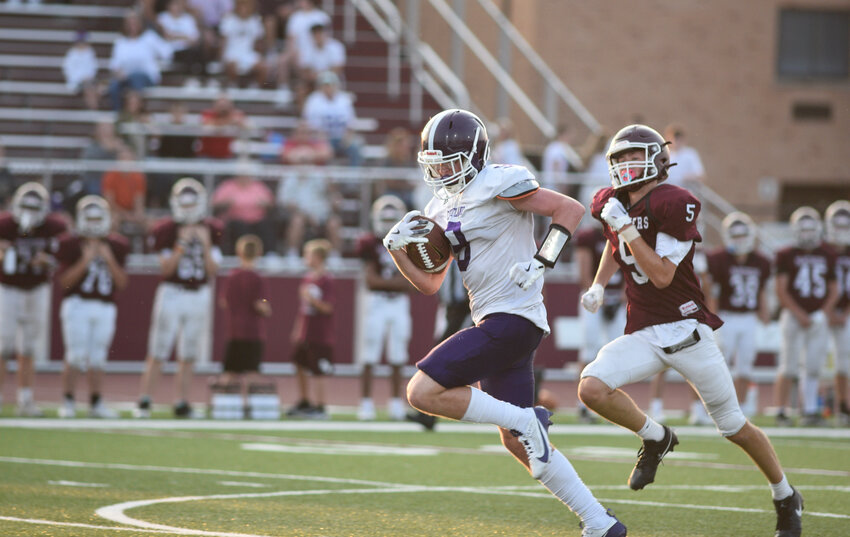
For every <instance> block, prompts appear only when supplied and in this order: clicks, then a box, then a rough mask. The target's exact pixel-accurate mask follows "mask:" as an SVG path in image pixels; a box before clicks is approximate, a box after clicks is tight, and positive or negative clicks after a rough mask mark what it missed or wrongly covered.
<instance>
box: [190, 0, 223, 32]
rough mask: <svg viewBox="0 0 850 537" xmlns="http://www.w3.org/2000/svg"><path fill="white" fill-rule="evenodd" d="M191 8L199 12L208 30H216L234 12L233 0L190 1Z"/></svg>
mask: <svg viewBox="0 0 850 537" xmlns="http://www.w3.org/2000/svg"><path fill="white" fill-rule="evenodd" d="M189 6H190V7H191V8H192V9H193V10H195V11H197V12H198V14H199V15H200V17H201V22H203V23H204V25H205V26H206V27H207V28H215V27H216V26H218V25H219V23H220V22H221V21H222V19H224V16H225V15H227V14H228V13H230V12H231V11H233V0H189Z"/></svg>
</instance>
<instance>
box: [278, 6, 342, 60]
mask: <svg viewBox="0 0 850 537" xmlns="http://www.w3.org/2000/svg"><path fill="white" fill-rule="evenodd" d="M317 24H321V25H322V26H326V27H330V25H331V17H330V15H328V14H327V13H325V12H324V11H322V10H321V9H313V10H310V11H301V10H298V11H296V12H295V13H293V14H292V15H290V16H289V20H287V21H286V37H287V38H289V37H291V38H292V39H294V41H295V48H297V49H298V54H299V56H300V55H301V54H307V51H308V50H309V49H311V48H313V36H312V35H310V28H312V27H313V26H315V25H317Z"/></svg>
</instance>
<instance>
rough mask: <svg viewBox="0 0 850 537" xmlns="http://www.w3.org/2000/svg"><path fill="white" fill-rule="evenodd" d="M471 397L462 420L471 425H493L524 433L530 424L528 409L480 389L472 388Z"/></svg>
mask: <svg viewBox="0 0 850 537" xmlns="http://www.w3.org/2000/svg"><path fill="white" fill-rule="evenodd" d="M470 390H471V392H472V393H471V395H470V398H469V406H468V407H466V413H464V415H463V417H462V418H461V419H460V420H461V421H468V422H471V423H492V424H493V425H497V426H499V427H502V428H503V429H510V430H515V431H523V429H524V428H525V424H526V423H527V422H528V412H526V410H527V409H525V408H520V407H518V406H515V405H512V404H510V403H506V402H505V401H500V400H498V399H496V398H495V397H493V396H491V395H489V394H486V393H484V392H482V391H481V390H479V389H478V388H470Z"/></svg>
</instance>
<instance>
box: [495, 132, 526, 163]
mask: <svg viewBox="0 0 850 537" xmlns="http://www.w3.org/2000/svg"><path fill="white" fill-rule="evenodd" d="M492 152H493V153H492V155H491V156H490V159H491V160H492V161H493V163H495V164H514V165H517V166H525V156H523V154H522V149H521V148H520V146H519V142H517V141H516V140H514V139H513V138H508V139H507V140H502V141H499V142H496V143H495V144H493V149H492Z"/></svg>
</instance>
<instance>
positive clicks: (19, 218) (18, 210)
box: [12, 190, 47, 233]
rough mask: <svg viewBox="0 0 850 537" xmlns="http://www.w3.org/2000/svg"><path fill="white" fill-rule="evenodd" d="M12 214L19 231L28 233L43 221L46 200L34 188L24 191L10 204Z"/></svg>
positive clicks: (45, 212) (45, 211) (45, 213)
mask: <svg viewBox="0 0 850 537" xmlns="http://www.w3.org/2000/svg"><path fill="white" fill-rule="evenodd" d="M12 216H13V217H14V219H15V222H17V223H18V228H20V230H21V232H23V233H29V232H30V231H32V230H33V229H34V228H37V227H38V226H40V225H41V224H42V222H44V219H45V217H46V216H47V200H46V199H44V198H42V195H41V194H39V192H38V191H36V190H30V191H27V192H24V193H23V194H22V195H21V196H20V197H18V199H16V200H15V201H14V203H13V204H12Z"/></svg>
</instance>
